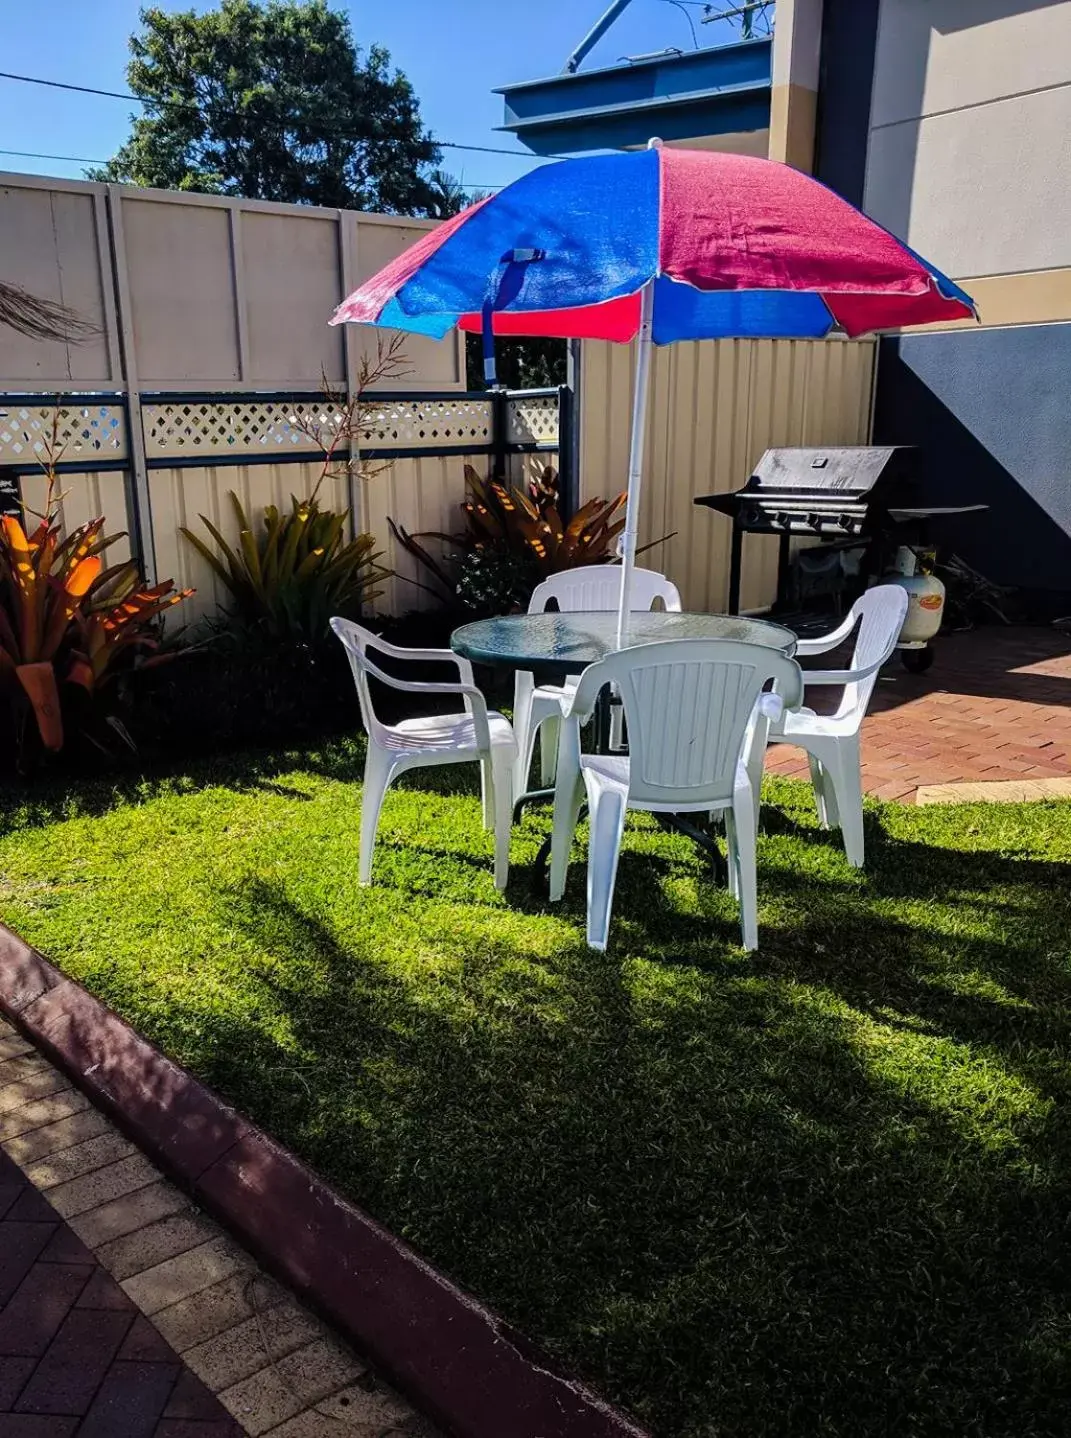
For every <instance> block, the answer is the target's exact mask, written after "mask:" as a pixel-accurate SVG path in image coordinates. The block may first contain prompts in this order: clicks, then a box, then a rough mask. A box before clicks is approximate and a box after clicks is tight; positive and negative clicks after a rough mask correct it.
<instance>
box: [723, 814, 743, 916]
mask: <svg viewBox="0 0 1071 1438" xmlns="http://www.w3.org/2000/svg"><path fill="white" fill-rule="evenodd" d="M718 812H719V814H720V813H721V811H720V810H719V811H718ZM725 847H726V849H727V850H728V860H727V863H726V868H727V869H728V871H729V893H730V894H731V895H732V896H733V898H734V899H739V898H740V860H739V857H738V854H737V848H736V815H735V814H734V813H733V811H732V810H731V809H726V810H725Z"/></svg>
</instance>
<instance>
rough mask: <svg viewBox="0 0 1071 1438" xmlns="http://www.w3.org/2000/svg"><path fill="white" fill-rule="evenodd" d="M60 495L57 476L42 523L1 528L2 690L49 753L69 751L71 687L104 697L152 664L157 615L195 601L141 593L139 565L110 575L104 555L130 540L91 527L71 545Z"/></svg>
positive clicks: (169, 593)
mask: <svg viewBox="0 0 1071 1438" xmlns="http://www.w3.org/2000/svg"><path fill="white" fill-rule="evenodd" d="M54 496H55V475H54V470H52V469H50V470H49V483H48V491H47V498H46V502H45V509H44V513H43V514H42V515H41V516H39V523H38V524H37V525H36V526H35V527H33V528H30V527H29V526H27V527H26V528H24V526H23V524H22V523H21V522H20V521H19V520H18V519H17V518H15V517H14V516H12V515H5V516H4V517H3V518H2V519H0V685H2V686H3V688H4V690H5V691H6V692H7V695H8V697H9V700H16V701H17V700H18V698H19V696H20V695H22V696H25V699H27V700H28V701H29V704H30V706H31V708H32V711H33V714H34V718H35V721H36V728H37V732H38V734H39V736H40V739H41V743H42V744H43V745H44V747H45V748H46V749H48V750H50V751H52V752H56V751H58V750H59V749H62V747H63V743H64V716H63V710H64V703H63V689H64V686H66V685H75V686H78V688H80V689H81V690H83V691H84V692H85V694H87V695H88V696H90V697H91V698H98V697H100V696H101V695H102V694H103V693H104V691H105V690H106V689H107V688H108V686H109V685H111V684H113V683H114V682H115V681H116V679H117V678H118V676H119V674H120V673H121V672H122V671H123V669H124V667H126V665H127V664H128V663H129V664H133V663H138V662H140V663H152V662H154V656H155V657H156V658H158V657H159V656H158V654H157V651H158V650H159V647H160V625H159V623H158V620H159V617H160V615H161V614H163V612H164V611H165V610H166V609H170V608H171V607H172V606H173V605H175V604H178V603H180V602H181V601H182V600H183V599H185V598H187V597H188V596H189V595H190V594H192V593H193V591H192V590H191V589H186V590H182V591H178V590H176V589H175V587H174V584H173V582H172V581H171V580H167V581H166V582H165V583H163V584H157V585H153V586H146V585H144V584H143V583H142V581H141V575H140V572H139V570H138V566H137V564H136V563H135V562H134V561H133V560H127V561H126V562H125V563H122V564H116V565H113V566H111V567H110V568H107V569H106V568H105V567H104V562H103V559H102V558H101V556H102V555H103V553H104V551H105V550H106V549H107V548H108V547H109V546H110V545H112V544H114V543H115V542H116V540H118V539H120V538H122V537H123V536H122V535H121V534H112V535H105V534H104V520H103V519H94V520H91V521H90V523H88V524H83V525H80V526H79V527H78V528H77V529H75V530H73V531H72V532H71V533H70V534H68V535H67V536H66V537H65V538H64V537H63V534H62V529H61V525H60V522H59V513H58V504H57V502H56V500H55V497H54Z"/></svg>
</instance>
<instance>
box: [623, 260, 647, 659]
mask: <svg viewBox="0 0 1071 1438" xmlns="http://www.w3.org/2000/svg"><path fill="white" fill-rule="evenodd" d="M654 283H655V282H654V280H653V279H652V280H648V281H647V283H646V284H645V285H644V287H643V289H642V290H641V291H640V331H639V343H638V345H637V349H636V383H635V386H634V388H633V391H632V441H631V443H630V445H629V453H628V502H627V504H626V506H625V528H624V530H623V531H622V534H621V599H620V602H619V605H618V610H617V647H618V648H619V649H622V648H624V645H625V641H626V638H627V635H628V616H629V611H630V609H631V607H632V571H633V569H635V567H636V539H637V535H638V532H639V527H640V493H641V490H642V488H643V441H644V434H645V433H646V430H647V401H648V395H649V394H650V389H651V319H652V313H653V310H654Z"/></svg>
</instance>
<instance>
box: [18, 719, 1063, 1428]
mask: <svg viewBox="0 0 1071 1438" xmlns="http://www.w3.org/2000/svg"><path fill="white" fill-rule="evenodd" d="M360 760H361V750H360V748H359V746H358V745H356V744H346V743H342V744H338V745H334V746H328V747H325V748H324V749H323V750H322V751H320V752H317V753H312V754H304V755H302V756H301V757H300V759H299V758H296V757H294V756H291V757H290V758H289V759H286V758H283V759H279V760H274V761H273V760H269V759H265V758H263V757H262V758H259V759H256V758H247V759H245V760H231V761H227V762H226V763H220V764H218V765H215V766H212V767H205V768H204V769H201V770H198V771H191V772H190V773H189V775H188V776H186V777H185V778H176V779H173V780H170V781H167V782H162V781H161V782H157V783H154V784H147V785H145V786H143V787H141V788H133V787H131V788H129V789H128V791H126V792H121V793H116V792H114V790H113V789H112V788H111V787H110V786H107V785H102V786H100V787H99V788H92V787H87V788H84V789H82V790H80V791H78V792H77V793H72V794H69V795H67V796H63V795H57V794H53V795H51V796H45V797H42V798H41V799H39V800H37V801H34V802H33V803H26V804H22V805H20V804H19V803H18V801H16V800H11V799H9V800H8V801H7V809H6V811H5V813H4V815H3V822H2V830H0V832H2V837H0V895H2V902H0V914H2V917H3V918H4V919H5V920H6V922H8V923H9V924H11V925H12V926H13V927H14V928H16V929H17V930H18V931H19V932H20V933H22V934H23V935H24V936H25V937H26V938H28V939H29V940H31V941H32V942H33V943H34V944H36V945H38V946H39V947H40V948H41V949H43V950H44V951H45V952H46V953H47V954H49V955H50V956H51V957H53V958H54V959H55V960H57V961H58V962H59V963H60V964H61V965H62V966H63V967H64V969H65V970H66V971H67V972H68V973H69V974H72V975H73V976H75V977H77V978H78V979H81V980H82V981H83V982H84V983H86V984H87V985H88V986H89V988H91V989H92V990H93V991H94V992H95V993H97V994H99V995H101V997H103V998H104V999H106V1000H107V1002H108V1003H110V1004H111V1005H113V1006H114V1007H115V1008H116V1009H118V1010H119V1012H120V1013H122V1014H124V1015H125V1016H126V1017H127V1018H128V1019H129V1020H130V1021H131V1022H132V1023H133V1024H135V1025H136V1026H137V1027H138V1028H139V1029H141V1030H142V1032H144V1033H145V1034H147V1035H148V1036H149V1037H150V1038H152V1039H154V1040H155V1041H156V1042H157V1043H158V1044H160V1045H161V1046H162V1047H163V1048H164V1049H165V1050H166V1051H167V1052H168V1053H170V1054H171V1055H173V1056H174V1057H175V1058H177V1059H178V1060H180V1061H181V1062H183V1063H185V1064H187V1065H188V1066H189V1067H190V1068H192V1069H193V1070H194V1071H195V1072H196V1073H198V1074H199V1075H201V1076H202V1077H203V1078H204V1079H206V1080H207V1081H208V1082H210V1083H212V1084H214V1085H215V1086H216V1087H217V1088H219V1089H220V1090H221V1091H222V1092H223V1093H224V1094H225V1095H226V1096H227V1097H228V1098H229V1099H230V1100H232V1101H233V1102H234V1103H235V1104H237V1105H238V1107H239V1108H241V1109H243V1110H244V1111H246V1112H247V1113H249V1114H251V1115H252V1116H253V1118H254V1119H256V1120H257V1121H258V1122H259V1123H261V1124H262V1125H264V1126H265V1127H267V1128H268V1129H269V1130H271V1131H272V1133H274V1134H275V1135H277V1136H278V1137H279V1138H280V1139H281V1140H283V1141H284V1142H285V1143H287V1144H289V1145H290V1146H292V1147H293V1148H294V1149H295V1150H297V1152H298V1153H300V1154H301V1155H302V1156H303V1157H304V1158H306V1159H307V1160H309V1161H310V1162H311V1163H312V1164H314V1165H315V1166H316V1167H317V1168H318V1169H319V1170H320V1171H321V1172H322V1173H324V1174H325V1175H326V1176H327V1177H328V1178H329V1179H331V1180H333V1181H334V1182H335V1183H336V1184H338V1185H339V1186H340V1187H341V1188H342V1189H344V1190H345V1191H346V1192H347V1193H348V1194H350V1195H351V1196H352V1197H353V1198H354V1199H356V1200H357V1201H359V1202H360V1203H362V1204H364V1205H365V1206H366V1207H368V1208H369V1209H370V1210H371V1211H372V1212H373V1213H374V1214H376V1215H377V1216H378V1217H379V1218H381V1219H383V1220H384V1221H385V1222H386V1223H388V1224H389V1225H390V1226H391V1227H392V1228H393V1229H394V1230H395V1231H396V1232H397V1233H399V1234H401V1235H403V1236H404V1237H406V1238H407V1239H408V1240H410V1241H411V1242H412V1243H413V1244H414V1245H415V1246H416V1247H417V1248H418V1249H419V1250H420V1251H421V1252H423V1253H424V1254H426V1255H427V1256H428V1257H429V1258H431V1259H432V1260H433V1261H434V1262H436V1263H437V1264H439V1265H441V1266H442V1267H443V1268H445V1269H446V1270H447V1271H448V1272H450V1273H451V1274H452V1275H454V1277H455V1278H457V1279H458V1280H459V1281H460V1282H461V1283H463V1284H465V1285H466V1286H467V1287H469V1288H471V1289H473V1290H475V1291H476V1292H477V1293H478V1294H479V1295H480V1296H481V1297H482V1298H484V1299H485V1300H487V1301H489V1302H490V1303H492V1304H493V1305H495V1306H496V1307H497V1308H498V1309H499V1310H501V1311H502V1312H503V1313H505V1314H506V1315H508V1317H509V1318H510V1319H512V1320H513V1321H515V1322H516V1323H517V1324H519V1325H520V1326H521V1327H522V1328H523V1329H524V1330H526V1331H527V1332H528V1333H529V1334H530V1335H531V1336H532V1337H534V1338H537V1339H539V1340H540V1341H541V1342H542V1343H544V1344H545V1345H547V1346H548V1347H549V1348H550V1349H552V1350H553V1351H554V1352H555V1353H556V1354H558V1355H559V1356H560V1357H561V1359H562V1360H564V1361H565V1362H566V1363H567V1364H568V1365H570V1366H571V1367H572V1368H574V1369H576V1370H579V1371H580V1372H581V1373H582V1374H583V1375H584V1376H585V1377H587V1378H588V1379H589V1380H591V1381H593V1382H594V1383H595V1384H596V1385H597V1386H598V1387H599V1388H600V1389H601V1390H602V1391H603V1392H605V1393H606V1394H607V1395H609V1396H611V1397H612V1398H614V1399H616V1400H618V1401H619V1402H621V1403H623V1404H624V1405H625V1406H626V1407H628V1408H629V1409H631V1410H632V1411H633V1412H634V1413H635V1414H636V1415H637V1416H638V1417H639V1418H640V1419H642V1420H643V1421H644V1422H646V1423H648V1424H649V1425H650V1426H651V1428H652V1429H653V1430H654V1432H655V1433H656V1434H657V1435H659V1438H671V1435H672V1438H685V1435H687V1438H713V1435H719V1438H721V1435H731V1438H738V1435H739V1438H752V1435H763V1438H783V1435H796V1434H800V1435H804V1434H805V1435H812V1434H814V1435H823V1438H824V1436H825V1435H844V1436H845V1438H862V1435H882V1438H885V1435H896V1438H902V1435H912V1438H915V1435H927V1438H928V1435H935V1438H944V1435H956V1438H959V1435H985V1438H998V1436H999V1438H1031V1435H1038V1434H1046V1435H1066V1434H1067V1432H1068V1431H1069V1424H1071V1419H1069V1417H1068V1413H1069V1411H1071V1409H1069V1407H1068V1404H1069V1401H1071V1373H1069V1367H1068V1365H1069V1357H1071V1317H1069V1305H1068V1298H1069V1288H1071V1284H1069V1277H1071V1248H1069V1238H1071V1234H1069V1214H1071V1207H1069V1199H1071V1185H1069V1179H1071V1162H1069V1160H1071V1106H1069V1103H1068V1099H1069V1097H1071V1067H1069V1059H1071V1053H1069V1022H1068V1020H1069V1012H1071V1009H1069V998H1071V982H1069V955H1071V888H1069V883H1068V880H1069V873H1071V870H1069V868H1068V861H1069V860H1071V804H1044V805H1016V806H1006V807H1005V806H999V807H998V806H977V807H963V808H954V809H942V808H929V809H918V810H916V809H913V808H906V807H898V806H895V805H893V806H884V807H879V806H876V805H875V806H871V807H869V809H868V834H867V843H868V849H869V856H870V867H869V870H868V872H867V873H866V875H862V874H859V873H857V872H854V871H853V870H851V869H849V868H848V866H847V864H846V863H845V861H844V858H843V855H842V853H841V850H840V847H839V842H838V837H837V836H836V835H833V836H829V835H825V834H823V833H822V832H821V831H819V830H818V829H817V828H816V827H815V819H814V810H813V804H812V801H811V798H810V794H809V791H808V790H807V789H806V788H805V787H803V786H799V785H792V784H787V783H781V784H777V785H771V787H770V798H771V800H772V804H771V805H770V806H769V807H768V808H767V809H765V810H764V824H765V829H766V833H765V836H764V837H763V838H762V840H761V841H760V855H759V858H760V869H759V884H760V922H761V934H762V948H761V950H760V951H759V952H758V953H757V954H753V955H745V954H743V953H742V951H741V950H740V949H739V947H738V946H737V944H738V928H737V919H736V912H735V906H734V905H733V903H732V902H731V900H730V899H729V898H728V896H727V895H726V894H725V893H724V892H722V891H720V890H719V889H717V888H715V887H713V886H712V885H711V883H710V882H709V881H708V877H707V869H706V868H705V866H704V864H703V863H702V861H701V859H700V857H699V856H698V854H697V852H696V851H695V850H694V849H693V847H692V846H691V845H690V844H689V842H688V841H687V840H686V839H684V838H681V837H679V836H670V835H666V834H664V833H662V832H661V831H660V830H659V829H657V828H656V827H655V826H654V825H653V823H651V822H650V821H647V820H645V819H642V818H641V819H635V820H634V821H633V822H631V823H630V827H629V830H628V834H627V836H626V843H625V851H624V853H623V856H622V861H621V869H620V876H619V883H618V893H617V900H616V907H615V913H614V921H613V928H612V931H611V945H610V949H609V951H608V953H607V954H605V955H598V954H595V953H592V952H590V951H589V950H588V949H587V947H586V946H585V944H584V942H583V928H584V923H583V921H584V913H583V884H584V869H583V864H582V863H581V862H577V863H576V864H575V866H574V868H573V870H572V873H571V877H570V889H569V892H568V895H567V901H566V903H565V904H564V906H554V907H550V906H548V905H546V904H545V903H544V902H542V901H541V900H540V899H539V898H538V897H537V896H536V895H535V894H534V893H533V890H532V884H531V873H530V870H529V868H528V867H527V866H528V865H530V864H531V861H532V859H533V857H534V854H535V850H536V847H537V845H538V842H539V840H540V839H541V838H542V836H543V834H544V833H545V832H546V825H547V822H548V817H549V815H548V811H546V810H544V811H537V812H535V813H534V814H531V815H530V816H529V817H527V818H526V819H525V821H524V823H523V824H522V825H521V826H520V827H519V828H518V829H517V831H516V832H515V837H514V845H513V857H514V863H515V868H514V875H513V880H512V882H511V886H510V890H509V892H508V893H507V894H506V895H498V894H496V892H495V890H494V888H493V885H492V879H491V839H490V836H489V835H485V834H484V833H483V831H482V829H481V828H480V825H479V815H478V805H477V803H476V801H475V799H474V787H473V784H472V782H471V780H472V778H473V774H472V773H465V772H463V771H454V775H453V776H451V775H450V773H449V771H440V772H439V773H435V772H431V773H429V774H427V775H426V776H425V777H424V778H423V779H421V780H419V787H417V782H418V781H414V784H413V785H412V786H411V787H409V788H403V789H400V790H398V791H396V792H395V793H394V794H393V796H392V797H391V798H390V799H388V802H387V806H386V809H385V811H384V821H383V825H382V828H381V831H380V842H379V845H378V848H377V852H376V883H375V886H374V887H373V888H371V889H367V890H362V889H359V888H358V887H357V883H356V837H357V814H358V799H359V775H360ZM578 857H579V856H578Z"/></svg>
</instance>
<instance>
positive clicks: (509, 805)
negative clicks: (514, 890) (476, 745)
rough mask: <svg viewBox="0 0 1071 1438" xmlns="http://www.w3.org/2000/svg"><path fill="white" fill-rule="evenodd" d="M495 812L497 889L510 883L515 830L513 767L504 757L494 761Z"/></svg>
mask: <svg viewBox="0 0 1071 1438" xmlns="http://www.w3.org/2000/svg"><path fill="white" fill-rule="evenodd" d="M491 767H492V776H493V777H492V781H491V782H492V787H493V790H494V811H495V888H496V889H504V888H505V887H506V885H507V883H508V882H509V841H510V834H511V831H512V828H513V766H512V764H511V763H510V761H509V760H508V759H507V758H506V757H505V756H503V757H502V758H501V759H500V758H498V757H495V758H494V759H493V760H492V765H491Z"/></svg>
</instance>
